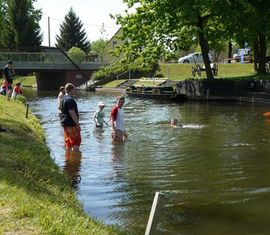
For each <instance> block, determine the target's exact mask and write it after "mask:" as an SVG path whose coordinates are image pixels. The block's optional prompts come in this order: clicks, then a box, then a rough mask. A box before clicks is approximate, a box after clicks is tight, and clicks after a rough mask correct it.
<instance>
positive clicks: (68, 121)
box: [61, 83, 81, 151]
mask: <svg viewBox="0 0 270 235" xmlns="http://www.w3.org/2000/svg"><path fill="white" fill-rule="evenodd" d="M65 92H66V94H65V95H64V97H63V99H62V102H61V112H62V115H61V125H62V126H63V127H64V139H65V146H66V149H67V150H68V151H70V150H72V151H79V147H80V145H81V128H80V123H79V112H78V106H77V103H76V101H75V100H74V98H73V97H74V95H75V87H74V85H73V84H71V83H67V84H66V85H65Z"/></svg>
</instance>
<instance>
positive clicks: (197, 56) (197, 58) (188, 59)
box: [178, 52, 212, 63]
mask: <svg viewBox="0 0 270 235" xmlns="http://www.w3.org/2000/svg"><path fill="white" fill-rule="evenodd" d="M209 59H210V61H211V62H212V56H211V54H209ZM195 62H196V63H203V57H202V53H201V52H195V53H191V54H188V55H186V56H183V57H180V58H179V59H178V63H195Z"/></svg>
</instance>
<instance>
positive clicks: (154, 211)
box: [145, 192, 165, 235]
mask: <svg viewBox="0 0 270 235" xmlns="http://www.w3.org/2000/svg"><path fill="white" fill-rule="evenodd" d="M164 199H165V195H164V194H162V193H160V192H156V194H155V197H154V200H153V204H152V208H151V212H150V216H149V219H148V223H147V227H146V230H145V235H153V234H154V233H155V231H156V226H157V223H158V219H159V214H160V211H161V206H162V203H163V201H164Z"/></svg>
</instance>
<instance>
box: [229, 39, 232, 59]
mask: <svg viewBox="0 0 270 235" xmlns="http://www.w3.org/2000/svg"><path fill="white" fill-rule="evenodd" d="M231 59H232V42H231V41H229V44H228V63H229V64H230V63H231Z"/></svg>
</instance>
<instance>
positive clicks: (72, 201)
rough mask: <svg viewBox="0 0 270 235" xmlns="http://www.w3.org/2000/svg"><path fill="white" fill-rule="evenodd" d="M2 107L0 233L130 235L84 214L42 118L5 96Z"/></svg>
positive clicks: (1, 102)
mask: <svg viewBox="0 0 270 235" xmlns="http://www.w3.org/2000/svg"><path fill="white" fill-rule="evenodd" d="M0 106H1V108H2V113H1V117H0V149H1V152H0V162H1V164H0V211H1V215H0V218H1V220H0V234H102V235H103V234H125V233H124V232H123V231H120V229H119V228H117V227H116V226H106V225H104V224H103V223H102V222H99V221H97V220H95V219H94V218H89V217H88V216H87V214H86V213H85V212H84V211H83V208H82V205H81V204H80V203H79V201H78V199H77V198H76V193H75V192H74V190H73V189H72V188H71V186H70V183H71V182H70V180H69V179H68V177H67V176H66V175H65V174H64V173H63V172H62V171H61V170H60V168H59V167H58V166H57V165H56V164H55V162H54V161H53V159H52V158H51V156H50V152H49V150H48V147H47V145H46V142H45V134H44V130H43V128H42V126H41V124H40V122H39V120H38V119H37V117H36V116H35V115H34V114H32V113H31V112H30V113H29V116H28V118H26V117H25V112H26V107H25V106H24V105H23V104H22V103H20V102H19V101H16V100H10V101H7V100H6V98H5V97H4V96H0ZM3 150H4V151H3Z"/></svg>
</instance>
